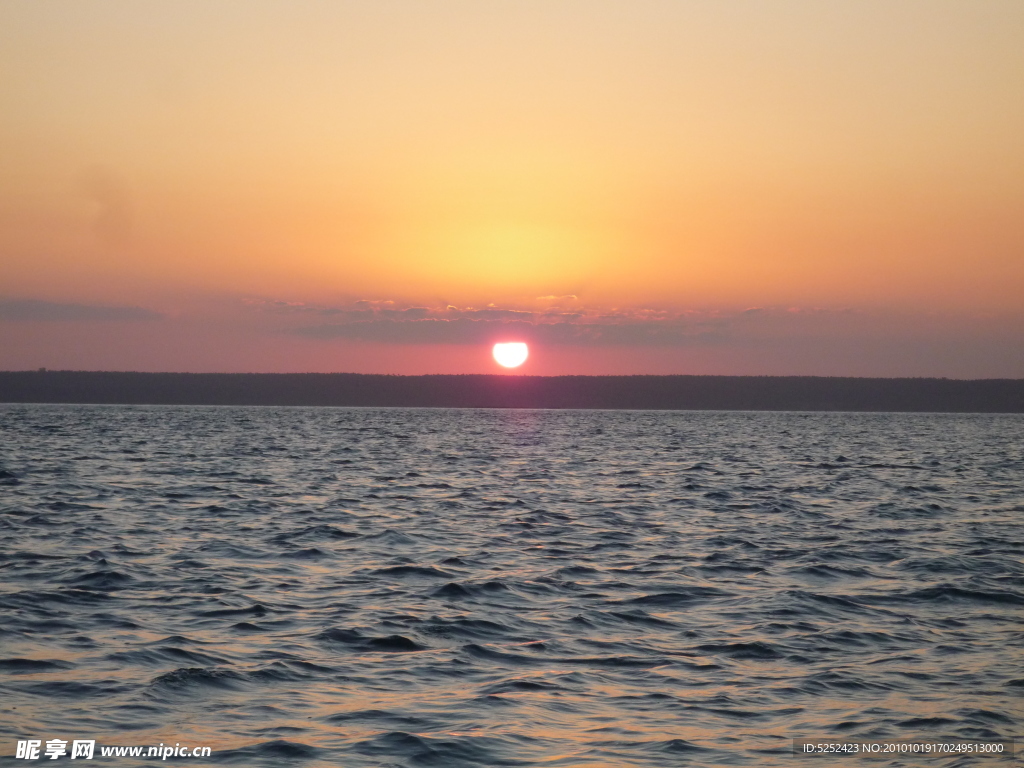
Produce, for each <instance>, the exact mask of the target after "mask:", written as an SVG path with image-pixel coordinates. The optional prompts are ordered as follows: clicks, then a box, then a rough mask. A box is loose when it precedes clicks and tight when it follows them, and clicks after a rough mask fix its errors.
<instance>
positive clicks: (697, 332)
mask: <svg viewBox="0 0 1024 768" xmlns="http://www.w3.org/2000/svg"><path fill="white" fill-rule="evenodd" d="M541 298H546V297H541ZM559 298H564V297H559ZM262 307H263V311H266V312H271V313H275V314H281V313H284V314H287V315H290V316H291V319H290V320H286V321H285V327H281V326H279V330H282V331H284V332H286V333H289V334H295V335H299V336H305V337H306V338H313V339H350V340H358V341H369V342H378V343H389V344H487V343H494V342H497V341H526V342H536V343H538V344H545V345H571V346H625V347H628V346H638V347H680V346H693V345H707V344H716V345H722V344H731V345H739V346H749V345H751V344H754V345H756V344H760V343H763V342H764V341H765V340H766V339H769V338H775V337H788V336H807V335H815V334H819V335H820V333H821V332H822V331H823V329H826V328H827V329H830V330H831V331H838V330H840V329H841V327H843V326H848V325H849V324H850V322H851V320H853V318H851V316H850V314H849V311H848V310H838V311H837V310H828V309H820V308H795V307H784V308H776V307H749V308H736V309H733V310H693V309H690V310H679V309H676V310H669V309H664V308H657V307H626V308H600V309H597V308H592V307H591V308H588V307H585V306H583V305H582V304H580V303H577V304H576V306H573V307H572V308H566V307H558V306H554V305H550V304H549V305H547V306H541V307H539V308H534V309H532V310H531V309H522V308H517V307H499V306H495V305H494V304H488V305H486V306H483V307H458V306H455V305H452V304H447V305H438V306H435V307H430V306H422V305H420V306H403V305H401V304H400V303H398V302H395V301H382V300H374V301H369V300H359V301H355V302H352V303H351V304H347V305H343V306H316V305H308V304H293V303H287V302H277V301H265V302H262ZM314 318H319V319H320V320H321V322H319V323H318V322H316V321H315V320H314Z"/></svg>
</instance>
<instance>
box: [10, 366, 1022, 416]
mask: <svg viewBox="0 0 1024 768" xmlns="http://www.w3.org/2000/svg"><path fill="white" fill-rule="evenodd" d="M0 402H7V403H101V404H102V403H105V404H126V405H327V406H401V407H428V408H609V409H613V408H630V409H644V410H646V409H649V410H749V411H925V412H946V413H1024V379H974V380H961V379H866V378H842V377H819V376H486V375H453V376H387V375H379V374H358V373H121V372H106V371H46V370H39V371H0Z"/></svg>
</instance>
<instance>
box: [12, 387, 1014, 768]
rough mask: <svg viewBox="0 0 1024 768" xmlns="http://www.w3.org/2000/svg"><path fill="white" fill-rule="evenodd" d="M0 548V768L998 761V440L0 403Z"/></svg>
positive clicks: (1004, 574)
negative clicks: (819, 750) (176, 750)
mask: <svg viewBox="0 0 1024 768" xmlns="http://www.w3.org/2000/svg"><path fill="white" fill-rule="evenodd" d="M0 533H2V539H0V762H2V763H4V764H8V763H9V764H12V765H14V764H21V765H29V764H33V763H31V762H28V761H26V760H25V759H24V757H22V758H18V757H17V756H16V751H17V750H18V749H21V750H23V751H24V750H26V749H29V748H30V746H31V745H30V744H29V742H30V741H32V740H36V741H38V742H40V745H39V749H40V750H46V749H47V748H48V745H47V742H48V741H55V742H56V745H55V746H53V747H51V749H53V750H54V751H57V750H59V749H61V746H60V742H65V741H66V742H67V745H68V746H67V751H68V752H69V753H70V752H71V749H72V743H73V741H75V740H82V741H94V742H95V745H96V746H95V750H96V752H95V758H94V759H97V760H99V761H100V762H101V763H106V764H111V765H118V766H133V765H140V766H141V765H153V764H154V760H156V761H157V762H162V763H167V764H172V763H173V764H178V765H219V764H237V765H244V766H293V765H302V766H311V767H312V766H346V767H351V768H361V767H363V766H445V767H451V768H460V767H463V766H544V767H545V768H555V767H562V768H566V767H568V766H591V767H593V766H613V767H615V768H618V767H620V766H651V767H653V766H673V767H675V766H685V765H714V766H732V765H736V766H741V765H750V766H794V765H808V766H811V765H821V766H836V765H862V766H886V765H891V766H896V765H932V766H964V765H975V764H978V765H999V764H1009V763H1011V762H1012V760H1013V759H1015V758H1011V757H1010V756H1009V754H1008V752H1007V751H1005V750H1008V749H1009V746H1010V745H1008V744H1006V742H1007V741H1008V740H1010V739H1013V738H1014V737H1015V736H1016V737H1020V736H1021V735H1022V731H1024V728H1022V724H1024V702H1022V696H1024V623H1022V618H1024V417H1022V416H1019V415H952V414H941V415H937V414H864V413H861V414H848V413H813V414H812V413H756V412H679V411H673V412H669V411H660V412H656V411H571V410H564V411H542V410H468V409H467V410H446V409H400V408H392V409H359V408H351V409H346V408H283V407H281V408H276V407H171V406H166V407H164V406H160V407H156V406H154V407H144V406H130V407H129V406H125V407H121V406H77V405H76V406H72V405H61V406H58V405H54V406H46V405H0ZM794 740H805V741H806V743H812V744H813V743H818V744H820V743H824V742H828V743H839V744H856V745H863V746H862V747H861V748H860V749H861V752H860V753H857V754H853V753H850V752H845V753H834V754H831V755H828V754H826V755H822V754H804V753H801V752H800V749H804V747H803V746H802V745H803V743H805V741H801V742H800V743H799V746H797V747H794V743H795V742H794ZM19 742H22V744H21V745H19ZM996 742H998V743H999V744H1001V745H1002V746H1001V747H1000V749H1003V750H1004V751H1003V752H992V753H986V754H982V753H980V752H959V753H957V752H945V753H930V754H907V753H899V752H894V751H891V750H890V751H880V752H877V753H876V754H873V755H868V754H866V751H867V750H869V747H868V746H866V745H869V744H872V743H875V744H883V745H886V744H898V743H918V744H926V743H927V744H937V743H941V744H965V743H972V744H976V745H977V744H995V743H996ZM26 745H27V746H26ZM110 745H118V746H121V747H126V748H127V747H133V746H141V747H143V748H146V749H148V748H149V747H150V746H154V745H160V748H161V749H163V748H172V747H174V745H178V746H179V747H182V748H188V749H192V748H194V747H196V746H200V747H208V748H209V751H210V754H209V756H207V757H191V756H177V755H172V756H171V757H168V758H166V760H161V759H159V758H153V757H148V758H147V757H144V756H143V757H137V758H135V757H130V756H122V757H116V758H115V757H101V754H100V749H101V747H108V748H109V747H110ZM982 748H983V747H974V748H972V749H982ZM795 749H796V751H795ZM879 749H881V750H885V749H886V748H885V747H884V746H883V747H880V748H879ZM894 749H895V748H894ZM932 749H941V748H940V747H933V748H932ZM986 749H987V748H986ZM991 749H992V750H995V749H996V748H995V747H992V748H991ZM26 754H27V753H26ZM39 754H40V757H39V759H41V760H47V764H51V763H50V762H49V759H48V758H47V756H46V754H44V752H42V751H40V753H39ZM115 754H116V753H115ZM125 754H126V755H128V754H130V753H125ZM58 759H61V760H67V759H70V754H68V755H59V757H58Z"/></svg>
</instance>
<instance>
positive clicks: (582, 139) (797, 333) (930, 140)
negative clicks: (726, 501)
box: [0, 0, 1024, 377]
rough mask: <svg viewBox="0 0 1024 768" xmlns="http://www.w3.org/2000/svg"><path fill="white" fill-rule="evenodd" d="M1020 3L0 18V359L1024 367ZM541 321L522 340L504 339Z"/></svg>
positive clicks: (1023, 13)
mask: <svg viewBox="0 0 1024 768" xmlns="http://www.w3.org/2000/svg"><path fill="white" fill-rule="evenodd" d="M1022 37H1024V4H1022V3H1020V2H1019V0H977V1H976V2H971V3H960V2H951V1H947V0H928V1H927V2H926V1H925V0H909V1H908V2H906V3H899V4H892V3H888V2H882V1H881V0H865V1H864V2H857V3H848V2H838V1H837V0H836V1H833V0H825V1H823V2H806V1H805V0H773V1H771V2H765V3H713V2H709V3H701V2H693V3H691V2H685V3H681V2H677V1H676V0H650V1H649V2H644V3H628V2H617V1H616V0H599V1H598V2H591V1H590V0H587V1H586V2H584V0H554V1H553V2H540V1H539V0H526V1H525V2H521V3H519V2H517V3H469V2H465V1H464V0H438V2H436V3H420V2H413V1H412V0H396V2H393V3H385V4H381V3H377V2H371V1H370V0H353V1H352V2H345V3H298V4H292V3H283V2H280V1H279V0H247V2H244V3H243V2H241V0H223V2H218V3H215V4H209V3H205V2H200V1H199V0H181V2H175V3H164V4H159V3H128V2H109V3H108V2H104V3H98V2H97V3H66V4H64V5H62V6H61V12H60V13H54V12H53V10H52V9H51V8H49V6H48V5H47V4H39V3H31V2H10V3H4V4H3V5H2V6H0V73H2V74H0V97H2V98H3V103H4V105H5V108H4V110H3V114H2V116H0V146H3V147H5V148H6V151H5V152H4V153H3V158H2V159H0V368H32V367H39V366H49V367H56V368H61V367H67V368H117V369H128V370H167V369H172V370H239V371H245V370H260V371H303V370H328V371H336V370H352V371H363V372H382V373H429V372H434V373H460V372H463V373H465V372H484V371H487V370H490V367H491V364H490V361H488V360H486V358H484V357H482V356H480V355H479V354H478V351H479V349H480V348H481V345H483V344H486V343H487V342H488V341H489V340H490V339H493V338H502V337H507V336H510V335H515V336H525V337H527V338H531V339H532V338H537V337H540V338H543V339H544V344H545V348H547V347H548V345H549V344H551V345H557V346H559V347H560V348H561V350H562V351H561V352H560V354H558V355H545V357H544V360H543V362H541V361H537V362H536V366H533V365H532V364H531V368H532V369H534V370H536V371H537V372H538V373H543V374H553V373H654V372H659V373H751V374H758V373H766V374H767V373H815V374H823V375H824V374H828V375H839V374H853V375H940V376H941V375H948V376H954V377H956V376H960V377H963V376H968V377H970V376H1022V375H1024V341H1022V339H1024V301H1022V299H1021V297H1022V296H1024V258H1022V257H1021V254H1022V253H1024V143H1022V142H1021V141H1020V137H1021V136H1022V135H1024V87H1021V84H1022V83H1024V46H1021V45H1020V40H1021V39H1022ZM535 328H536V329H539V330H537V331H536V333H534V329H535Z"/></svg>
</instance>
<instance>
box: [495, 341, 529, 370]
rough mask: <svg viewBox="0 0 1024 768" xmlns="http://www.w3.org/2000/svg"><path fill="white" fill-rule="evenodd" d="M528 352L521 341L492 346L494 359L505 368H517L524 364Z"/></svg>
mask: <svg viewBox="0 0 1024 768" xmlns="http://www.w3.org/2000/svg"><path fill="white" fill-rule="evenodd" d="M529 354H530V350H529V349H528V348H527V346H526V345H525V344H523V342H521V341H510V342H508V343H505V344H495V345H494V359H495V360H497V361H498V365H503V366H505V367H506V368H518V367H519V366H520V365H522V364H523V363H525V362H526V358H527V357H528V356H529Z"/></svg>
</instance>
